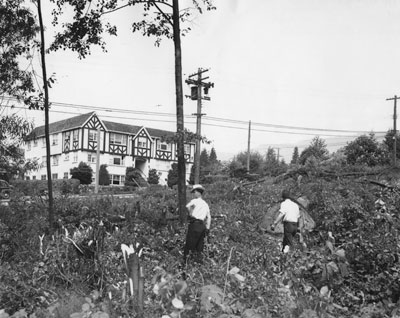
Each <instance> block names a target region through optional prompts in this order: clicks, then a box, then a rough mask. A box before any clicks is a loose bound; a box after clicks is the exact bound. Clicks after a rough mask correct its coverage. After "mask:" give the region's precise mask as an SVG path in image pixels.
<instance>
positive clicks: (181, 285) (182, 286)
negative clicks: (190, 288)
mask: <svg viewBox="0 0 400 318" xmlns="http://www.w3.org/2000/svg"><path fill="white" fill-rule="evenodd" d="M186 288H187V284H186V282H185V281H183V280H181V281H179V282H177V283H176V284H175V285H174V289H175V293H176V295H182V294H183V293H184V292H185V290H186Z"/></svg>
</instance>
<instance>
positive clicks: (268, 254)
mask: <svg viewBox="0 0 400 318" xmlns="http://www.w3.org/2000/svg"><path fill="white" fill-rule="evenodd" d="M330 165H332V163H330ZM311 168H312V169H311ZM328 168H329V169H328ZM329 171H332V166H326V165H321V164H319V165H314V166H309V167H307V168H305V167H292V169H291V170H289V171H288V172H287V173H286V174H285V175H282V176H279V177H278V178H269V177H267V178H265V179H264V180H263V181H262V182H258V183H257V182H254V183H250V184H248V185H246V184H242V185H240V183H239V182H238V181H237V180H236V181H235V180H230V181H225V182H216V183H213V184H210V185H208V186H207V194H206V197H205V198H206V200H207V201H208V202H209V204H210V207H211V209H212V215H213V216H214V217H213V222H212V230H211V236H210V239H209V241H208V242H207V247H206V261H205V263H204V264H193V263H190V264H189V265H188V267H187V268H186V269H185V271H184V274H183V272H182V270H181V269H180V268H179V266H178V265H179V264H180V261H181V258H182V254H181V250H182V246H183V241H184V237H185V228H184V227H182V226H181V225H180V224H179V223H178V221H176V220H175V219H174V218H173V217H171V216H173V215H174V214H175V213H176V212H175V210H176V205H177V199H176V196H177V193H176V191H175V190H172V189H168V188H163V187H161V186H157V185H152V186H150V187H148V188H145V189H138V190H137V191H136V192H135V194H136V195H137V196H135V197H134V198H130V199H121V198H117V197H114V196H103V197H101V198H98V197H97V198H95V197H90V196H89V197H85V198H82V199H81V200H80V199H77V198H69V197H68V196H63V197H59V198H57V199H56V202H55V209H56V215H57V220H58V221H57V222H58V231H57V234H55V235H54V236H52V237H50V236H48V235H47V234H46V233H47V228H46V227H47V225H46V224H47V223H46V222H44V220H45V218H46V212H45V208H44V206H45V202H44V201H43V199H40V198H38V199H37V200H33V202H32V203H31V204H29V205H26V204H25V205H24V204H23V203H22V202H20V201H19V200H13V201H12V203H11V205H10V206H9V207H1V210H0V219H1V226H2V230H1V231H0V233H1V237H0V240H1V245H0V246H1V254H0V255H1V267H0V268H1V270H0V295H1V296H0V297H1V299H0V303H1V304H2V309H4V310H6V311H7V312H8V313H9V314H10V315H11V314H14V317H24V313H26V315H25V316H27V315H28V314H32V313H33V312H34V313H35V314H36V316H40V317H69V315H70V314H74V315H73V317H117V316H121V317H135V316H136V317H139V315H138V314H137V312H136V310H135V307H134V306H133V305H132V300H131V299H130V296H129V295H130V294H129V284H127V276H126V271H125V268H124V261H123V256H122V252H121V244H127V245H130V244H132V245H133V246H136V244H140V245H142V246H143V247H144V249H143V254H142V256H141V258H140V262H141V264H142V266H143V267H144V270H145V285H144V293H145V303H144V313H143V317H162V315H168V316H169V317H179V316H180V317H221V318H223V317H302V318H305V317H352V318H355V317H371V318H372V317H396V315H399V314H400V313H399V312H398V302H399V296H400V286H399V280H398V275H399V270H400V265H399V260H398V253H399V251H398V248H399V247H398V242H397V237H398V230H399V226H400V220H399V218H398V213H397V211H398V209H399V207H400V191H399V189H398V188H397V187H396V186H395V184H394V183H393V182H394V180H396V178H397V176H398V175H399V171H397V170H395V169H394V170H393V169H383V168H377V167H375V168H371V169H366V168H365V167H364V168H360V169H357V168H356V167H354V166H353V167H352V168H351V169H350V168H348V170H343V169H342V170H341V171H340V172H339V171H338V172H337V173H336V175H332V174H330V173H328V172H329ZM361 172H362V173H361ZM299 176H302V177H301V178H299ZM283 188H290V189H291V190H292V192H293V193H295V194H296V195H297V196H299V195H303V196H307V197H308V199H309V201H310V205H309V212H310V214H311V216H312V217H313V218H314V220H315V221H316V223H317V228H316V229H315V231H313V232H311V233H308V234H307V235H305V242H306V243H307V248H306V249H300V248H297V249H296V250H294V251H293V252H292V253H290V254H289V255H288V256H287V258H286V259H284V258H283V257H282V255H281V253H280V247H279V244H280V237H279V236H271V235H269V234H266V233H264V232H263V231H262V230H261V229H260V227H259V225H260V224H261V223H262V220H263V217H264V215H265V213H266V211H267V210H268V209H269V208H270V207H272V206H274V205H275V204H276V202H278V200H279V198H280V193H281V190H282V189H283ZM377 199H381V200H382V201H384V202H385V209H380V210H377V209H376V207H375V202H376V200H377ZM165 211H168V213H167V214H168V215H169V217H167V218H162V216H163V215H165ZM121 216H125V218H123V217H121ZM330 233H331V234H330ZM184 278H186V279H184ZM0 309H1V308H0ZM18 315H19V316H18Z"/></svg>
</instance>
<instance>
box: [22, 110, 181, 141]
mask: <svg viewBox="0 0 400 318" xmlns="http://www.w3.org/2000/svg"><path fill="white" fill-rule="evenodd" d="M93 115H96V113H95V112H90V113H87V114H83V115H79V116H75V117H72V118H67V119H64V120H60V121H57V122H54V123H51V124H49V133H50V134H55V133H59V132H62V131H68V130H73V129H76V128H81V127H82V126H83V125H84V124H85V123H86V122H87V121H88V120H89V119H90V118H91V117H92V116H93ZM96 116H97V115H96ZM102 123H103V124H104V126H105V127H106V130H107V131H111V132H115V133H122V134H128V135H136V134H137V133H138V132H139V131H140V130H141V129H142V128H143V126H135V125H128V124H122V123H116V122H112V121H102ZM146 130H147V132H148V133H149V134H150V136H151V137H152V138H161V137H171V136H173V135H174V134H175V133H174V132H172V131H167V130H161V129H153V128H147V127H146ZM44 134H45V130H44V126H40V127H36V128H35V129H33V130H32V132H31V133H30V134H29V135H28V136H27V138H26V140H31V139H34V138H38V137H42V136H44Z"/></svg>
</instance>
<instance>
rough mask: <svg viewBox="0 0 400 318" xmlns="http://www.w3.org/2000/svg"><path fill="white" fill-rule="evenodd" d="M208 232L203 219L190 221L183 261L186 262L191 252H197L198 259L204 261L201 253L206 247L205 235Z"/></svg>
mask: <svg viewBox="0 0 400 318" xmlns="http://www.w3.org/2000/svg"><path fill="white" fill-rule="evenodd" d="M205 234H206V226H205V225H204V222H203V221H201V220H191V221H190V222H189V227H188V231H187V234H186V243H185V248H184V250H183V261H184V262H185V263H186V261H187V258H188V256H189V252H190V251H192V252H194V253H195V254H196V257H197V258H198V259H197V260H198V261H202V256H201V253H202V252H203V249H204V237H205Z"/></svg>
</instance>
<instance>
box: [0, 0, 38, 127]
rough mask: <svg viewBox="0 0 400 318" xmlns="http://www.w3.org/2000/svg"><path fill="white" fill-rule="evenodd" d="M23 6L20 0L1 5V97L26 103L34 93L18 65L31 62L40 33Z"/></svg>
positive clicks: (31, 81) (33, 19)
mask: <svg viewBox="0 0 400 318" xmlns="http://www.w3.org/2000/svg"><path fill="white" fill-rule="evenodd" d="M22 4H23V1H21V0H11V1H10V0H6V1H2V2H0V34H1V35H2V36H1V38H0V48H1V53H0V95H2V96H4V95H9V96H12V97H16V98H17V99H18V100H24V101H25V100H28V95H29V94H30V93H33V92H34V84H33V78H32V74H31V73H30V72H29V71H28V70H27V69H26V68H25V67H23V66H21V62H22V58H26V59H30V58H31V49H32V48H33V47H34V46H35V45H36V44H35V42H34V40H35V36H36V34H37V32H38V30H39V29H38V26H37V24H36V21H35V18H34V15H33V14H32V12H31V11H30V10H29V9H28V8H26V7H23V6H22ZM0 126H1V125H0Z"/></svg>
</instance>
